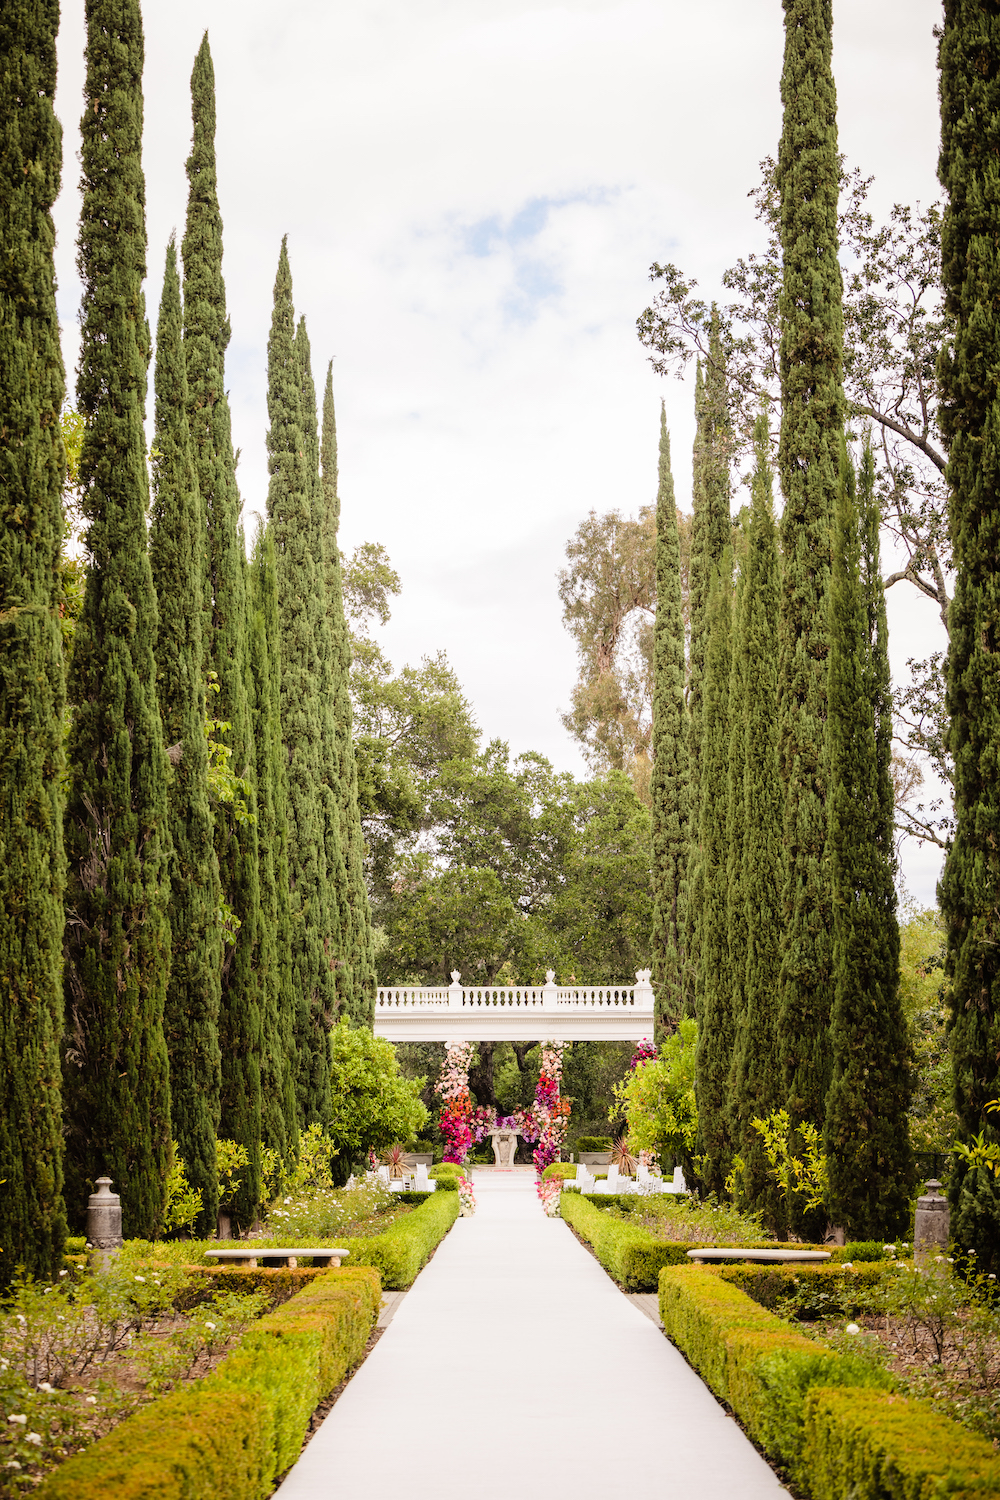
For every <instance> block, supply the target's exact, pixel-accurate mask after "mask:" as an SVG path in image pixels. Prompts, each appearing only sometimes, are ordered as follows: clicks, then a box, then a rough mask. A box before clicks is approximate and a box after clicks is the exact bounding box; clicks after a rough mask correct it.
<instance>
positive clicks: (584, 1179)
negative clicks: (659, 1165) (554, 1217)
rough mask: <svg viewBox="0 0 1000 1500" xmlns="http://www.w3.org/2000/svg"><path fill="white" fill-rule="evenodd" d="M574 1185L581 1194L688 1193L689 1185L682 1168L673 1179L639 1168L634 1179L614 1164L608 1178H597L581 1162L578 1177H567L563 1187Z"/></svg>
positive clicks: (677, 1170) (578, 1167)
mask: <svg viewBox="0 0 1000 1500" xmlns="http://www.w3.org/2000/svg"><path fill="white" fill-rule="evenodd" d="M569 1183H572V1184H573V1185H574V1186H576V1187H578V1188H579V1190H580V1192H581V1193H686V1192H687V1183H686V1182H685V1181H684V1172H683V1169H682V1168H681V1167H675V1168H674V1175H673V1177H671V1178H666V1177H654V1175H653V1173H652V1172H650V1170H649V1168H648V1167H637V1168H636V1175H635V1176H634V1177H626V1176H625V1175H624V1174H623V1173H622V1171H621V1168H620V1167H616V1166H615V1165H614V1163H612V1164H611V1166H610V1167H609V1168H608V1175H607V1177H602V1178H596V1177H594V1176H593V1175H592V1174H591V1172H590V1171H589V1169H588V1168H587V1167H585V1166H584V1164H583V1163H582V1162H580V1163H579V1164H578V1166H577V1169H576V1177H575V1178H572V1177H567V1178H566V1179H565V1180H564V1182H563V1187H566V1186H567V1184H569Z"/></svg>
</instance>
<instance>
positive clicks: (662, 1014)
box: [652, 403, 691, 1042]
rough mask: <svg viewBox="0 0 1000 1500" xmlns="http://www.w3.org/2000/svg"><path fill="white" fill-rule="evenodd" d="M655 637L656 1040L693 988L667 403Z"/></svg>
mask: <svg viewBox="0 0 1000 1500" xmlns="http://www.w3.org/2000/svg"><path fill="white" fill-rule="evenodd" d="M654 632H655V633H654V637H653V674H654V675H653V777H652V795H653V942H652V947H653V987H654V989H655V991H656V1023H655V1025H656V1032H655V1035H656V1040H657V1042H660V1041H662V1040H663V1038H664V1037H665V1036H666V1035H668V1034H669V1032H670V1031H672V1030H673V1029H674V1027H675V1026H676V1024H677V1022H678V1021H679V1020H680V1018H681V1016H682V1015H683V1014H684V1006H685V994H686V992H687V991H688V990H689V989H690V988H691V986H690V983H689V982H686V979H685V969H686V965H687V963H688V962H689V955H688V950H687V942H686V938H687V929H686V913H685V897H686V876H687V845H688V837H689V829H688V817H689V811H688V746H687V732H688V726H687V708H686V706H685V703H684V614H683V610H682V605H681V554H680V542H679V539H678V535H677V506H676V502H675V500H674V478H673V474H672V473H671V469H670V434H669V432H668V431H667V413H666V407H665V406H664V405H663V404H662V403H661V406H660V458H659V483H658V485H657V490H656V624H655V626H654Z"/></svg>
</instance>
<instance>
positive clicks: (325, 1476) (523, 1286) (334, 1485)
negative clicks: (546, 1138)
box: [277, 1168, 787, 1500]
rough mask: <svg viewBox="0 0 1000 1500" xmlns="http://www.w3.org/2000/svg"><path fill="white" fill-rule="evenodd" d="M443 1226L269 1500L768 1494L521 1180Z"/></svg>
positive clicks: (528, 1174) (685, 1375) (772, 1486)
mask: <svg viewBox="0 0 1000 1500" xmlns="http://www.w3.org/2000/svg"><path fill="white" fill-rule="evenodd" d="M474 1181H475V1186H476V1196H477V1199H478V1211H477V1213H476V1214H475V1216H474V1217H473V1218H471V1219H459V1220H458V1222H457V1223H456V1224H455V1227H454V1228H453V1229H452V1230H451V1232H450V1234H448V1236H447V1237H446V1239H445V1240H444V1242H443V1244H442V1245H441V1246H440V1248H439V1249H438V1252H437V1254H436V1255H435V1257H434V1259H433V1260H432V1261H431V1263H430V1265H428V1266H427V1267H426V1269H425V1270H424V1271H423V1272H422V1273H421V1275H420V1276H419V1277H418V1278H417V1281H416V1283H415V1285H414V1287H413V1290H412V1291H411V1292H410V1293H409V1294H408V1295H407V1296H406V1297H405V1298H404V1299H403V1301H402V1302H401V1303H400V1305H399V1309H398V1311H397V1312H396V1314H395V1317H394V1318H393V1320H392V1323H391V1325H390V1326H389V1327H388V1328H387V1329H386V1331H385V1333H384V1334H383V1335H382V1337H381V1339H380V1340H379V1342H378V1344H377V1345H376V1347H375V1348H374V1349H373V1351H372V1353H371V1354H370V1355H369V1357H368V1359H367V1360H366V1362H365V1363H364V1364H363V1365H362V1367H361V1369H360V1370H359V1371H358V1373H357V1374H356V1375H355V1377H354V1379H353V1380H352V1381H351V1382H350V1383H349V1385H348V1386H347V1388H346V1390H345V1391H344V1393H343V1395H342V1396H341V1397H340V1400H339V1401H338V1402H337V1404H336V1406H334V1408H333V1410H332V1411H331V1412H330V1415H329V1416H328V1417H327V1419H326V1421H325V1422H324V1423H323V1426H322V1427H321V1428H320V1430H319V1432H317V1434H316V1436H315V1437H314V1438H313V1440H312V1442H311V1443H310V1444H309V1446H308V1448H306V1450H305V1452H304V1454H303V1456H302V1458H301V1460H300V1461H299V1463H298V1464H297V1465H296V1466H295V1468H294V1469H293V1470H292V1471H291V1473H290V1474H289V1476H288V1478H287V1479H286V1480H285V1482H284V1484H283V1485H282V1486H281V1487H280V1489H279V1490H278V1492H277V1495H278V1497H280V1500H616V1497H618V1496H625V1495H627V1496H628V1497H629V1500H646V1497H652V1496H656V1497H663V1500H667V1497H669V1500H777V1497H779V1496H787V1491H786V1490H784V1489H783V1488H782V1487H781V1485H780V1484H779V1483H778V1480H777V1478H776V1477H775V1475H774V1473H773V1472H772V1470H771V1469H770V1468H769V1467H768V1465H767V1464H766V1463H765V1462H764V1460H763V1459H762V1458H760V1456H759V1455H758V1454H757V1452H756V1450H755V1449H754V1448H753V1446H752V1445H751V1443H750V1442H749V1441H748V1440H747V1438H745V1437H744V1435H743V1433H742V1432H741V1431H740V1429H739V1427H738V1426H737V1425H736V1423H735V1422H734V1421H733V1420H732V1418H730V1417H727V1416H726V1414H725V1412H724V1411H723V1409H722V1407H720V1406H719V1404H718V1402H717V1401H716V1400H715V1398H714V1396H713V1395H712V1394H711V1392H710V1391H709V1390H708V1389H707V1387H706V1386H704V1385H703V1384H702V1382H701V1381H700V1380H699V1379H698V1377H697V1376H696V1375H695V1374H693V1372H692V1371H691V1370H690V1369H689V1368H688V1366H687V1365H686V1364H685V1362H684V1360H683V1359H682V1358H681V1356H680V1355H679V1354H678V1353H677V1351H676V1350H675V1349H674V1348H673V1346H672V1345H671V1344H670V1343H668V1341H667V1340H666V1339H665V1338H664V1336H663V1334H662V1333H660V1332H659V1331H658V1330H657V1329H656V1327H655V1326H654V1325H653V1323H652V1322H650V1320H649V1319H648V1318H647V1317H645V1316H644V1315H643V1313H641V1312H640V1311H639V1309H638V1308H636V1307H634V1306H633V1305H632V1303H631V1302H630V1301H629V1300H628V1298H627V1297H624V1296H622V1294H621V1292H620V1291H619V1290H618V1288H617V1287H616V1286H615V1284H614V1282H613V1281H611V1280H610V1278H609V1277H608V1276H606V1275H605V1274H604V1272H603V1271H602V1270H601V1268H600V1266H599V1265H598V1264H597V1262H596V1261H595V1260H594V1259H593V1257H592V1256H591V1255H590V1254H589V1253H588V1251H586V1250H585V1249H584V1248H583V1246H582V1245H580V1244H579V1243H578V1242H577V1240H576V1239H574V1237H573V1235H572V1234H571V1233H570V1230H569V1226H568V1225H566V1224H564V1223H563V1222H562V1220H561V1219H547V1218H546V1217H545V1215H544V1214H543V1212H542V1209H541V1205H540V1204H539V1202H538V1199H537V1198H536V1196H535V1186H534V1172H533V1170H532V1169H531V1168H527V1169H518V1168H515V1169H514V1171H513V1172H510V1173H500V1172H494V1171H477V1172H476V1173H475V1174H474Z"/></svg>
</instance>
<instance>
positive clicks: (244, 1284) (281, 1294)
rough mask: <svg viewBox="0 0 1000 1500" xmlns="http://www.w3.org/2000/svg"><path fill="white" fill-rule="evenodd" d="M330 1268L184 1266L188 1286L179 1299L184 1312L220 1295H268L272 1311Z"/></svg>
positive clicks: (176, 1303) (178, 1304)
mask: <svg viewBox="0 0 1000 1500" xmlns="http://www.w3.org/2000/svg"><path fill="white" fill-rule="evenodd" d="M327 1270H328V1268H321V1267H318V1266H317V1267H315V1268H314V1267H310V1266H298V1267H293V1266H256V1267H250V1266H240V1265H234V1266H185V1267H184V1274H185V1275H186V1276H187V1278H188V1284H187V1286H186V1287H185V1288H184V1289H183V1291H182V1292H181V1293H180V1295H179V1296H178V1297H177V1298H176V1301H175V1304H174V1305H175V1306H176V1307H177V1308H178V1309H179V1310H180V1311H182V1312H184V1311H186V1310H187V1309H188V1308H190V1307H197V1306H198V1304H199V1303H201V1302H207V1301H208V1300H209V1298H211V1297H214V1296H215V1295H216V1293H217V1292H239V1293H244V1292H266V1294H267V1297H268V1301H269V1302H270V1304H271V1306H272V1307H277V1306H279V1305H280V1304H281V1303H282V1302H287V1301H288V1299H289V1297H294V1296H295V1294H296V1293H297V1292H301V1291H303V1290H304V1289H305V1288H306V1287H307V1286H310V1285H311V1284H312V1282H314V1281H315V1280H316V1278H317V1276H325V1275H326V1274H327Z"/></svg>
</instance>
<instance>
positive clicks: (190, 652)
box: [0, 0, 374, 1279]
mask: <svg viewBox="0 0 1000 1500" xmlns="http://www.w3.org/2000/svg"><path fill="white" fill-rule="evenodd" d="M57 24H58V10H57V7H56V5H55V4H54V3H51V0H16V3H15V4H12V5H11V6H5V7H4V14H3V19H2V21H0V43H2V63H0V67H2V69H3V87H2V100H0V131H2V141H3V150H2V162H3V172H4V192H3V194H0V198H2V200H3V204H4V208H3V221H2V235H3V248H4V255H3V257H2V258H0V261H2V266H3V271H2V278H3V280H2V283H0V296H2V302H0V355H2V363H3V371H4V373H3V377H2V378H3V385H4V389H3V397H2V400H3V412H2V423H3V427H4V434H5V441H4V445H3V465H4V474H3V480H4V483H3V501H2V504H3V512H2V535H0V590H2V597H0V632H2V665H0V746H2V755H0V788H2V792H0V795H2V797H3V812H2V819H0V826H2V834H0V839H2V856H3V857H2V858H0V871H2V874H0V881H2V882H3V893H2V894H3V902H2V912H0V964H2V972H3V983H4V988H5V1003H4V1005H3V1007H2V1008H0V1046H2V1049H3V1068H2V1070H0V1072H2V1082H0V1090H2V1091H3V1098H2V1099H0V1104H2V1109H0V1176H2V1177H3V1178H4V1179H5V1191H4V1193H3V1194H2V1195H0V1242H2V1244H3V1247H4V1254H3V1260H2V1265H3V1267H4V1270H3V1271H0V1279H6V1278H9V1275H10V1274H11V1271H12V1268H13V1267H14V1266H15V1265H16V1264H18V1263H19V1262H20V1263H23V1264H24V1265H25V1267H26V1268H27V1269H28V1270H29V1271H31V1272H34V1273H37V1274H44V1273H45V1272H47V1271H51V1270H52V1269H53V1268H54V1267H55V1266H56V1265H57V1263H58V1257H59V1254H60V1249H61V1243H62V1238H63V1233H64V1229H65V1211H64V1206H63V1205H64V1202H65V1203H66V1204H67V1205H68V1207H69V1212H70V1215H71V1217H72V1218H73V1219H74V1220H77V1221H79V1219H80V1217H81V1215H82V1212H83V1209H84V1207H85V1204H86V1197H87V1193H88V1192H89V1191H90V1190H91V1188H92V1184H93V1182H94V1180H95V1179H96V1177H97V1176H99V1175H101V1174H103V1173H106V1174H108V1175H110V1176H111V1177H112V1178H113V1179H114V1180H115V1183H116V1185H117V1186H118V1188H119V1190H120V1192H121V1194H122V1206H123V1214H124V1223H125V1230H126V1233H128V1234H130V1235H139V1236H153V1235H155V1234H156V1233H157V1231H158V1229H159V1226H160V1221H161V1217H162V1212H163V1206H164V1201H165V1183H166V1176H167V1172H168V1169H169V1166H170V1162H171V1153H172V1146H171V1140H172V1139H173V1140H176V1142H177V1144H178V1147H179V1150H180V1153H181V1155H182V1156H183V1157H184V1160H185V1162H186V1164H187V1167H188V1175H189V1179H190V1181H191V1184H192V1186H194V1187H197V1188H200V1189H201V1192H202V1198H203V1213H202V1216H201V1221H200V1226H199V1227H200V1228H202V1229H203V1230H206V1229H208V1228H209V1227H210V1226H211V1225H212V1224H213V1223H214V1220H215V1217H216V1213H217V1210H218V1191H217V1175H216V1160H215V1150H216V1147H215V1142H216V1138H217V1136H221V1137H224V1138H228V1139H232V1140H234V1141H237V1142H238V1143H240V1144H241V1145H243V1146H244V1147H245V1148H246V1150H247V1153H248V1156H249V1160H250V1166H249V1168H248V1169H246V1170H244V1171H243V1172H242V1173H241V1178H242V1182H241V1187H240V1192H239V1199H238V1202H237V1204H236V1209H235V1213H236V1216H237V1218H238V1219H240V1220H241V1221H243V1222H247V1221H248V1220H249V1218H250V1217H251V1215H252V1214H253V1212H254V1209H255V1206H256V1204H257V1203H258V1201H259V1197H260V1191H261V1162H262V1152H263V1151H264V1149H265V1148H270V1149H272V1150H274V1151H276V1152H278V1154H279V1155H280V1156H281V1157H282V1158H283V1159H284V1160H286V1161H288V1160H290V1159H291V1158H292V1157H294V1155H295V1153H296V1151H297V1143H298V1133H299V1130H300V1128H302V1127H304V1126H307V1125H309V1124H311V1123H312V1122H314V1121H317V1120H322V1119H323V1117H324V1114H325V1112H326V1109H327V1105H328V1099H329V1073H328V1063H327V1048H326V1034H327V1031H328V1029H329V1027H330V1025H331V1023H332V1021H333V1019H334V1018H335V1017H336V1016H343V1015H346V1016H347V1017H349V1018H350V1019H351V1020H352V1022H353V1023H355V1024H361V1025H364V1024H370V1021H371V1006H372V1004H373V981H374V971H373V962H372V952H371V934H370V922H369V915H368V905H367V897H366V893H365V886H364V880H363V871H362V858H363V845H362V841H361V830H360V821H359V818H358V810H357V772H356V768H355V764H354V751H353V742H352V738H351V716H350V701H349V698H348V691H347V669H348V666H349V662H350V656H349V641H348V637H347V631H346V626H345V621H344V612H343V602H342V598H341V591H340V559H339V552H338V549H337V525H338V519H339V501H338V498H337V463H336V428H335V420H334V413H333V396H332V380H331V376H330V374H329V373H328V376H327V389H326V398H325V402H324V414H323V427H322V438H321V434H320V427H319V424H318V422H317V410H316V393H315V387H314V384H313V377H312V372H311V368H310V351H309V342H308V337H307V334H306V329H305V323H304V321H301V320H300V321H299V323H298V325H297V326H296V324H295V318H294V312H293V308H292V300H291V276H290V272H289V267H288V257H287V249H286V247H285V245H284V244H283V245H282V247H281V256H280V261H279V266H278V275H277V281H276V285H275V297H274V315H273V323H272V331H271V338H270V342H269V346H268V378H269V389H268V408H269V417H270V432H269V436H268V453H269V461H270V472H271V482H270V489H269V494H268V507H267V511H268V520H267V524H266V526H265V527H263V528H262V529H261V531H260V533H259V534H258V536H257V537H256V540H255V544H254V548H253V555H252V558H251V559H250V560H249V561H248V559H247V554H246V547H245V542H244V536H243V531H242V526H241V519H240V511H241V505H240V497H239V492H238V488H237V483H236V455H235V454H234V451H233V446H232V438H231V431H230V413H229V406H228V401H227V398H226V391H225V351H226V347H227V344H228V342H229V337H230V328H229V321H228V317H227V313H226V300H225V285H224V281H223V275H222V220H221V215H220V211H219V203H218V196H217V185H216V166H215V85H214V74H213V68H212V59H211V54H210V51H209V47H208V39H207V37H206V38H205V40H204V41H203V43H202V46H201V49H200V51H199V53H198V56H197V59H196V61H195V66H194V71H193V74H192V80H191V84H192V106H193V124H194V135H193V145H192V151H191V156H190V158H189V160H188V162H187V175H188V181H189V188H190V191H189V200H188V211H187V222H186V226H185V232H184V237H183V240H182V244H181V261H182V267H181V266H179V265H178V256H177V248H176V245H175V243H174V241H173V240H171V243H170V245H169V247H168V249H167V255H166V267H165V274H164V281H163V292H162V299H161V304H160V309H159V318H158V324H157V338H156V366H155V374H154V389H155V436H154V441H153V448H152V459H151V465H150V464H149V463H148V461H147V449H146V439H145V433H144V428H143V419H144V412H145V399H146V381H147V368H148V364H149V360H150V356H151V339H150V334H149V328H148V324H147V320H146V314H145V306H144V299H143V289H142V288H143V280H144V277H145V273H146V232H145V208H144V200H145V188H144V179H143V172H142V166H141V141H142V110H143V102H142V69H143V36H142V26H141V18H140V12H139V6H138V3H137V0H115V3H112V0H90V4H89V5H88V10H87V28H88V30H87V74H86V85H85V107H84V112H83V117H82V135H83V142H82V153H81V162H82V168H83V207H82V215H81V224H80V237H79V254H78V264H79V269H80V274H81V279H82V282H83V302H82V311H81V330H82V339H81V355H80V367H79V378H78V384H77V403H78V406H79V409H80V412H81V413H82V415H83V417H84V419H85V433H84V438H83V448H82V454H81V459H80V486H81V492H82V511H83V515H84V518H85V522H86V547H87V556H88V569H87V581H86V590H85V594H84V599H83V607H82V613H81V616H80V618H79V620H78V622H77V625H76V628H75V633H74V640H73V647H72V660H71V664H70V668H69V675H68V684H67V683H66V674H65V671H64V665H63V660H62V646H61V639H62V637H61V631H60V618H59V617H60V611H61V596H60V582H59V579H60V574H59V555H60V541H61V534H62V524H63V523H62V514H61V493H60V492H61V486H62V479H63V473H64V464H65V456H64V452H63V446H62V441H61V438H60V428H59V420H58V419H59V412H60V408H61V405H62V401H63V396H64V379H63V370H62V364H61V359H60V353H59V338H58V322H57V318H56V310H55V298H54V276H53V265H52V247H53V238H54V237H53V232H52V219H51V207H52V203H53V201H54V198H55V195H56V192H57V190H58V185H59V174H60V157H61V150H60V132H59V127H58V123H57V121H56V119H55V116H54V113H53V108H52V101H53V96H54V90H55V34H56V28H57ZM150 467H151V470H152V478H153V494H152V507H151V510H150V504H149V500H150V496H149V472H150ZM147 515H149V517H150V524H149V528H148V532H147ZM64 684H65V685H64ZM67 698H68V702H69V704H70V706H71V708H70V713H69V731H68V737H67V735H66V733H65V730H64V722H63V721H64V702H65V701H66V699H67ZM206 727H208V729H209V731H210V738H211V742H212V743H211V745H210V740H209V738H208V737H207V736H206ZM213 762H214V769H213ZM64 783H65V790H64ZM64 841H65V854H64V847H63V846H64ZM64 1146H65V1152H64V1149H63V1147H64ZM64 1170H65V1184H64V1182H63V1172H64Z"/></svg>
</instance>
